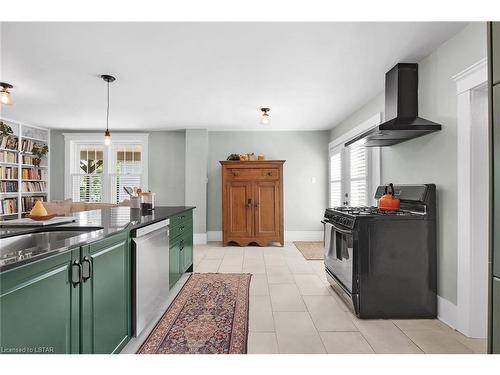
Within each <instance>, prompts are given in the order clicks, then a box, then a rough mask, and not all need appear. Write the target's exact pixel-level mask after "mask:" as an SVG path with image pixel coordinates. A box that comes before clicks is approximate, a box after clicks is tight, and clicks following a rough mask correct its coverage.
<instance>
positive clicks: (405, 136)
mask: <svg viewBox="0 0 500 375" xmlns="http://www.w3.org/2000/svg"><path fill="white" fill-rule="evenodd" d="M385 118H386V119H389V120H387V121H386V122H384V123H383V124H380V125H378V126H376V127H375V128H373V129H370V130H368V131H367V132H365V133H363V134H361V135H360V136H358V137H356V138H354V139H351V140H350V141H348V142H347V143H346V144H345V146H349V145H351V144H353V143H355V142H358V141H361V142H363V145H364V146H366V147H375V146H380V147H383V146H392V145H395V144H397V143H401V142H404V141H407V140H409V139H413V138H417V137H421V136H423V135H426V134H429V133H433V132H435V131H438V130H441V125H439V124H436V123H435V122H432V121H429V120H426V119H423V118H421V117H418V64H406V63H400V64H397V65H396V66H395V67H394V68H392V69H391V70H389V71H388V72H387V73H386V75H385Z"/></svg>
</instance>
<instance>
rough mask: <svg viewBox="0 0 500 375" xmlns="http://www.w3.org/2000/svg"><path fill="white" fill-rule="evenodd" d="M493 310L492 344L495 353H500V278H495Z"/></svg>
mask: <svg viewBox="0 0 500 375" xmlns="http://www.w3.org/2000/svg"><path fill="white" fill-rule="evenodd" d="M492 296H493V310H492V318H493V319H492V323H493V324H492V326H493V327H492V328H493V332H492V335H491V345H492V349H493V353H495V354H500V279H499V278H496V277H494V278H493V293H492Z"/></svg>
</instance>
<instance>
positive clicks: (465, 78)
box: [440, 59, 489, 338]
mask: <svg viewBox="0 0 500 375" xmlns="http://www.w3.org/2000/svg"><path fill="white" fill-rule="evenodd" d="M452 79H453V80H454V81H455V84H456V93H457V209H458V212H457V306H456V313H455V315H456V318H455V322H456V329H457V330H458V331H460V332H462V333H463V334H464V335H466V336H469V337H475V338H484V337H486V334H487V316H488V299H487V294H488V281H487V275H488V227H489V224H488V202H487V200H485V199H479V200H478V199H477V196H480V197H487V196H488V194H489V184H488V178H489V160H488V148H489V146H488V123H487V112H486V103H487V102H486V99H485V96H486V91H483V102H484V105H485V107H484V114H482V113H480V112H478V111H481V108H477V107H478V106H477V105H475V103H477V100H475V98H477V95H478V91H477V90H478V89H481V88H483V89H484V87H485V85H486V82H487V79H488V74H487V61H486V59H483V60H481V61H478V62H477V63H475V64H473V65H472V66H470V67H469V68H467V69H465V70H463V71H462V72H460V73H458V74H456V75H454V76H453V77H452ZM478 119H479V121H478ZM440 314H441V312H440Z"/></svg>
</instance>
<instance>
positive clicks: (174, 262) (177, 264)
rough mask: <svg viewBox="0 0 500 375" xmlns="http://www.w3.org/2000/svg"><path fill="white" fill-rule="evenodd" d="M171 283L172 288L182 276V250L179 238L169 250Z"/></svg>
mask: <svg viewBox="0 0 500 375" xmlns="http://www.w3.org/2000/svg"><path fill="white" fill-rule="evenodd" d="M168 262H169V265H168V267H169V275H168V276H169V284H170V288H172V287H173V286H174V285H175V283H176V282H177V281H179V279H180V277H181V274H182V273H181V250H180V245H179V240H177V241H175V242H174V243H171V244H170V251H169V259H168Z"/></svg>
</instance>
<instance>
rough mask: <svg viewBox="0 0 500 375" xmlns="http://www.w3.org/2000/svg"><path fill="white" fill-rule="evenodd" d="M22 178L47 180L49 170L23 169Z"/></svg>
mask: <svg viewBox="0 0 500 375" xmlns="http://www.w3.org/2000/svg"><path fill="white" fill-rule="evenodd" d="M21 178H22V179H23V180H46V179H47V170H45V169H37V168H23V169H22V173H21Z"/></svg>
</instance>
